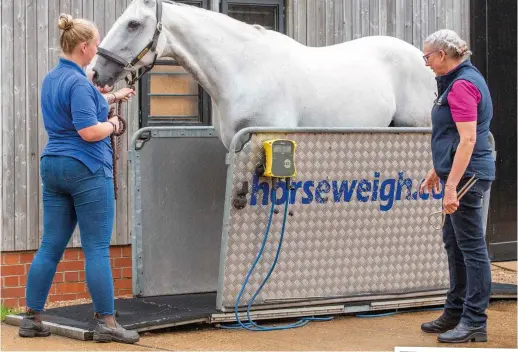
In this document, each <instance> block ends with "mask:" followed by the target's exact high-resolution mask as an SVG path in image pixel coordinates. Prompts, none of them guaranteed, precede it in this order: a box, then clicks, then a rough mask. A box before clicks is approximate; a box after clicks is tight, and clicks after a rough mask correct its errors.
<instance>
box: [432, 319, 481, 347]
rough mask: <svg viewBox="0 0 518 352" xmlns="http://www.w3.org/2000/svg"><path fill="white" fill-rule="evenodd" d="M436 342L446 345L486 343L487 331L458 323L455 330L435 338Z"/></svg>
mask: <svg viewBox="0 0 518 352" xmlns="http://www.w3.org/2000/svg"><path fill="white" fill-rule="evenodd" d="M437 340H439V341H440V342H447V343H462V342H472V341H474V342H487V330H486V327H485V326H479V327H470V326H467V325H465V324H463V323H460V324H459V325H457V326H456V327H455V329H453V330H450V331H447V332H444V333H442V334H440V335H439V336H437Z"/></svg>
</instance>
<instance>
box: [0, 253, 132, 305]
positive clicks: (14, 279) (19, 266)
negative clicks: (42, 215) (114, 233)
mask: <svg viewBox="0 0 518 352" xmlns="http://www.w3.org/2000/svg"><path fill="white" fill-rule="evenodd" d="M35 253H36V251H27V252H2V266H1V277H2V289H1V297H2V304H3V305H4V306H6V307H9V308H14V307H22V306H25V286H26V284H27V274H28V272H29V268H30V266H31V262H32V259H33V258H34V254H35ZM110 257H111V267H112V274H113V281H114V288H115V297H118V296H123V295H130V294H131V245H128V246H113V247H111V248H110ZM84 269H85V262H84V254H83V251H82V249H81V248H70V249H66V250H65V253H64V254H63V258H61V261H60V262H59V264H58V267H57V270H56V275H55V276H54V281H53V282H52V286H51V288H50V292H49V297H48V299H47V302H55V301H68V300H74V299H79V298H90V295H89V293H88V288H87V287H86V281H85V271H84Z"/></svg>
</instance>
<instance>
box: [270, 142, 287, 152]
mask: <svg viewBox="0 0 518 352" xmlns="http://www.w3.org/2000/svg"><path fill="white" fill-rule="evenodd" d="M273 152H274V153H291V145H289V144H286V145H284V144H274V146H273Z"/></svg>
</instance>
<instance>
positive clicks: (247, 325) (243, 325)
mask: <svg viewBox="0 0 518 352" xmlns="http://www.w3.org/2000/svg"><path fill="white" fill-rule="evenodd" d="M272 189H275V182H272ZM286 190H287V197H286V202H285V205H284V217H283V221H282V229H281V235H280V238H279V245H278V247H277V252H276V254H275V259H274V261H273V263H272V266H271V267H270V270H268V274H267V275H266V277H265V278H264V280H263V282H262V283H261V285H259V288H258V289H257V290H256V292H255V293H254V294H253V296H252V298H251V299H250V302H248V306H247V310H246V315H247V318H248V321H249V322H248V323H243V322H241V320H240V319H239V312H238V307H239V301H240V300H241V296H242V295H243V292H244V290H245V288H246V285H247V283H248V280H249V279H250V275H251V273H252V271H253V269H254V268H255V266H256V265H257V263H258V262H259V260H260V258H261V256H262V255H263V252H264V248H265V245H266V242H267V239H268V235H269V232H270V227H271V223H272V217H273V212H274V208H275V203H276V197H275V191H274V193H273V194H274V196H273V199H272V206H271V208H270V217H269V219H268V225H267V226H266V232H265V235H264V239H263V242H262V244H261V248H260V249H259V253H258V254H257V257H256V259H255V261H254V263H253V264H252V266H251V267H250V269H249V270H248V273H247V275H246V277H245V280H244V282H243V286H242V287H241V291H240V292H239V295H238V297H237V300H236V304H235V306H234V313H235V316H236V321H237V324H235V325H230V326H222V328H224V329H241V328H244V329H247V330H250V331H274V330H287V329H293V328H298V327H301V326H304V325H306V324H307V323H309V322H310V321H329V320H331V319H333V318H332V317H328V318H315V317H311V318H303V319H301V320H299V321H298V322H296V323H293V324H288V325H283V326H278V327H267V326H261V325H258V324H256V323H255V322H254V321H253V320H252V319H251V317H250V310H251V308H252V304H253V302H254V300H255V299H256V297H257V296H258V295H259V293H260V292H261V290H262V288H263V287H264V285H265V284H266V282H267V281H268V279H269V278H270V276H271V274H272V273H273V270H274V269H275V266H276V265H277V261H278V259H279V255H280V252H281V247H282V241H283V239H284V230H285V228H286V218H287V215H288V205H289V201H290V187H289V178H287V179H286Z"/></svg>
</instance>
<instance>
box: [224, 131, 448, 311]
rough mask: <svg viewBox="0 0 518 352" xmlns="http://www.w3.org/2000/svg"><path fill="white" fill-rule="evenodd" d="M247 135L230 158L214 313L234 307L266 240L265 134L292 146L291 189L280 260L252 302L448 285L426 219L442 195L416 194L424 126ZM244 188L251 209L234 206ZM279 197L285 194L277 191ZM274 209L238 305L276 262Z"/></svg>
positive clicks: (425, 154) (438, 242)
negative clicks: (258, 171)
mask: <svg viewBox="0 0 518 352" xmlns="http://www.w3.org/2000/svg"><path fill="white" fill-rule="evenodd" d="M254 131H256V132H254ZM281 132H282V131H281ZM245 133H249V134H250V141H249V143H247V144H245V146H244V147H243V149H242V150H241V151H239V152H236V153H233V152H231V153H230V155H229V161H230V167H229V170H228V176H227V193H226V202H225V215H224V229H223V239H222V255H221V263H220V274H219V285H218V299H217V304H218V309H222V310H225V307H233V306H234V304H235V300H236V298H237V296H238V293H239V291H240V289H241V286H242V284H243V280H244V278H245V276H246V274H247V272H248V269H249V267H250V266H251V264H252V263H253V261H254V259H255V257H256V255H257V252H258V249H259V247H260V244H261V241H262V239H263V236H264V232H265V228H266V224H267V221H268V216H269V209H270V202H271V197H270V199H268V197H266V198H265V197H264V195H265V193H270V191H271V190H270V189H269V186H270V185H269V183H268V179H266V178H260V179H257V178H254V171H255V167H256V165H258V164H259V163H260V161H261V160H260V159H261V157H262V147H261V142H262V141H263V140H266V139H270V138H288V139H293V140H295V141H296V143H297V151H296V155H295V164H296V168H297V176H296V178H295V179H293V181H292V184H294V186H295V188H296V189H297V190H296V191H294V192H296V193H295V194H296V196H295V199H294V200H295V202H294V204H291V202H290V207H289V209H290V210H292V211H293V216H288V220H287V225H286V231H285V236H284V242H283V247H282V248H283V249H282V251H281V254H280V258H279V261H278V263H277V266H276V269H275V271H274V272H273V274H272V276H271V277H270V279H269V281H268V283H267V284H266V286H264V288H263V289H262V291H261V293H260V294H259V296H258V297H257V298H256V300H255V303H254V305H260V304H274V303H275V302H277V303H279V302H290V301H291V302H295V301H303V300H306V301H307V300H322V299H326V298H327V299H332V298H340V297H357V298H358V300H362V299H368V297H369V296H371V297H372V296H376V295H391V294H396V295H397V294H406V293H412V292H415V293H426V292H428V291H437V290H445V289H447V288H448V267H447V258H446V254H445V251H444V249H443V244H442V234H441V231H440V230H435V229H434V228H433V227H432V226H431V225H430V224H429V223H428V215H429V214H430V213H432V212H434V211H436V210H440V209H441V199H442V190H441V192H440V193H439V194H437V195H436V194H432V195H427V194H425V195H423V196H420V195H419V194H418V186H419V183H420V182H421V180H422V179H423V178H424V177H425V175H426V173H427V171H428V170H429V169H430V167H431V166H432V163H431V160H432V157H431V149H430V135H431V134H430V133H431V131H430V130H429V129H416V128H412V129H405V128H381V129H370V130H369V129H364V130H362V129H339V130H316V129H313V130H312V129H297V130H292V131H287V132H286V133H279V132H271V131H270V132H269V131H268V129H255V130H254V129H248V130H246V131H241V133H240V135H244V134H245ZM239 139H240V136H236V138H234V141H235V142H237V141H238V140H239ZM230 150H233V147H232V146H231V147H230ZM244 182H248V193H247V195H246V197H247V205H246V207H245V208H244V209H241V210H239V209H236V208H235V207H233V206H232V199H233V197H235V196H236V194H237V193H239V192H240V191H241V190H242V188H243V185H245V187H246V184H244ZM409 190H410V191H409ZM276 192H277V193H276V194H277V199H279V198H281V197H283V193H284V191H283V190H282V189H277V191H276ZM425 198H428V199H425ZM279 203H280V205H278V206H277V209H279V213H278V214H275V215H274V217H273V221H272V225H271V231H270V236H269V240H268V243H267V245H266V248H265V251H264V255H263V257H262V259H261V261H260V262H259V263H258V265H257V267H256V269H255V271H254V272H253V273H252V275H251V277H250V280H249V284H248V288H247V290H246V291H245V293H244V295H243V297H242V301H241V305H243V304H246V302H248V300H249V299H250V297H251V295H252V294H253V292H255V291H256V289H257V288H258V287H259V285H260V283H261V282H262V280H263V279H264V277H265V275H266V273H267V271H268V269H269V267H270V265H271V264H272V262H273V259H274V255H275V250H276V248H277V245H278V242H279V235H280V230H281V224H282V218H283V211H284V205H283V203H282V202H279Z"/></svg>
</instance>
